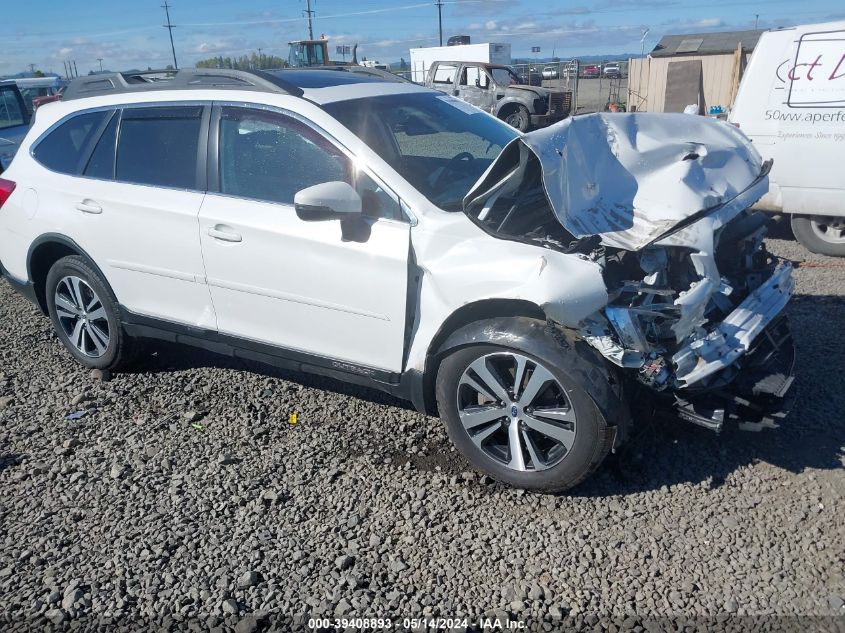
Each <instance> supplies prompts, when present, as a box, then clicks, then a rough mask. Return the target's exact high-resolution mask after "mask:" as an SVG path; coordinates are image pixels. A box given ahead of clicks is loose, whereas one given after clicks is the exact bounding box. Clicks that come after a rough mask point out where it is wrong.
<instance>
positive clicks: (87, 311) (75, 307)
mask: <svg viewBox="0 0 845 633" xmlns="http://www.w3.org/2000/svg"><path fill="white" fill-rule="evenodd" d="M54 302H55V305H56V317H57V318H58V321H59V325H60V326H61V328H62V331H63V332H64V333H65V336H67V338H68V340H69V341H70V342H71V344H72V345H73V346H74V347H75V348H76V349H78V350H79V351H80V352H82V353H83V354H85V355H86V356H89V357H91V358H99V357H100V356H102V355H103V354H105V353H106V350H107V349H108V347H109V333H110V332H109V322H108V318H107V316H106V309H105V307H104V306H103V302H102V301H101V300H100V297H99V296H97V293H96V292H94V289H93V288H91V286H90V285H88V283H87V282H86V281H85V280H84V279H81V278H79V277H76V276H74V275H68V276H67V277H62V278H61V279H60V280H59V283H58V284H57V285H56V292H55V296H54Z"/></svg>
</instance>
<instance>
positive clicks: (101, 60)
mask: <svg viewBox="0 0 845 633" xmlns="http://www.w3.org/2000/svg"><path fill="white" fill-rule="evenodd" d="M97 61H98V62H100V72H103V58H102V57H98V58H97Z"/></svg>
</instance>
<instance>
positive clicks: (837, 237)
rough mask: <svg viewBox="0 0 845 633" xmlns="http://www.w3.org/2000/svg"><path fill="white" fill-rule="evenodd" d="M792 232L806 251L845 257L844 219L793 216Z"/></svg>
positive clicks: (820, 216) (819, 216)
mask: <svg viewBox="0 0 845 633" xmlns="http://www.w3.org/2000/svg"><path fill="white" fill-rule="evenodd" d="M791 224H792V232H793V234H794V235H795V239H797V240H798V241H799V242H800V243H801V244H802V245H803V246H804V247H805V248H806V249H807V250H808V251H811V252H813V253H818V254H819V255H830V256H832V257H845V217H828V216H822V215H813V216H806V215H793V216H792V219H791Z"/></svg>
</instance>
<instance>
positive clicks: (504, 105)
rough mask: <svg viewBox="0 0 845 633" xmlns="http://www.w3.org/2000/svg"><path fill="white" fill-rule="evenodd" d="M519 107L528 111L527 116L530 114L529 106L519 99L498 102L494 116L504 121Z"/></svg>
mask: <svg viewBox="0 0 845 633" xmlns="http://www.w3.org/2000/svg"><path fill="white" fill-rule="evenodd" d="M519 106H522V107H523V108H525V109H526V110H528V114H529V115H530V114H531V108H530V107H529V105H528V104H526V103H524V102H522V101H520V100H519V99H502V100H501V101H500V102H499V107H498V109H497V110H496V116H497V117H498V118H500V119H502V120H503V121H504V120H505V118H506V117H507V116H508V115H509V114H511V113H513V112H516V111H517V110H518V109H519Z"/></svg>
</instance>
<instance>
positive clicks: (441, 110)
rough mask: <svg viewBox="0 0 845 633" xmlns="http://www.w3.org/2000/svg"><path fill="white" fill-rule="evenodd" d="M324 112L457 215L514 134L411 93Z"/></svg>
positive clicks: (437, 97) (465, 109)
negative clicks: (456, 212) (468, 194)
mask: <svg viewBox="0 0 845 633" xmlns="http://www.w3.org/2000/svg"><path fill="white" fill-rule="evenodd" d="M324 108H325V109H326V110H327V111H328V112H329V113H330V114H331V115H332V116H333V117H335V118H336V119H337V120H338V121H340V122H341V123H342V124H343V125H345V126H346V127H347V128H349V129H350V130H351V131H352V132H353V133H354V134H355V135H356V136H358V137H359V138H360V139H361V140H363V141H364V142H365V143H366V144H367V145H368V146H369V147H370V149H372V150H373V151H374V152H376V153H377V154H378V155H379V156H380V157H381V158H382V159H384V161H385V162H387V163H388V164H389V165H390V166H391V167H393V168H394V169H395V170H396V171H397V172H399V173H400V174H401V175H402V177H403V178H405V179H406V180H407V181H408V182H410V183H411V184H412V185H413V186H414V187H415V188H416V189H417V190H419V192H420V193H422V194H423V195H424V196H425V197H426V198H428V200H429V201H430V202H432V203H433V204H435V205H437V206H438V207H440V208H441V209H444V210H446V211H460V210H461V209H462V208H463V199H464V196H465V195H466V194H467V192H468V191H469V189H470V188H471V187H472V185H474V184H475V182H476V181H477V180H478V179H479V178H480V177H481V174H483V173H484V171H485V170H486V169H487V168H488V167H489V166H490V164H491V163H492V162H493V160H494V159H495V158H496V157H497V156H498V155H499V154H500V153H501V151H502V148H504V146H505V145H507V144H508V143H509V142H510V141H511V140H512V139H514V138H516V136H518V133H517V132H516V130H514V129H513V128H512V127H510V126H508V125H507V124H506V123H503V122H501V121H499V120H497V119H494V118H493V117H491V116H488V115H487V114H484V113H483V112H482V111H481V110H478V109H476V108H474V107H473V106H470V105H468V104H466V103H464V102H463V101H459V100H457V99H455V98H453V97H449V96H447V95H441V94H437V93H413V94H400V95H386V96H381V97H369V98H365V99H353V100H351V101H339V102H335V103H329V104H327V105H325V106H324Z"/></svg>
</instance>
